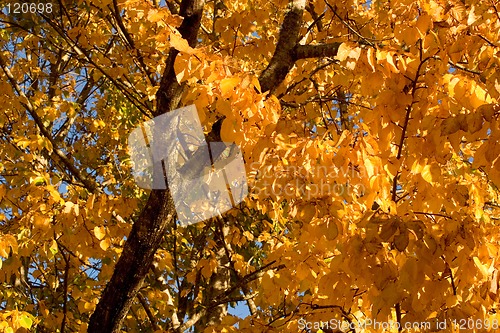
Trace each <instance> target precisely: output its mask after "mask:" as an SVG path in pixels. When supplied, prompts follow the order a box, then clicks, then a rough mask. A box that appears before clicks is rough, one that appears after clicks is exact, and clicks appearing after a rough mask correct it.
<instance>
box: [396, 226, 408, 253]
mask: <svg viewBox="0 0 500 333" xmlns="http://www.w3.org/2000/svg"><path fill="white" fill-rule="evenodd" d="M409 241H410V238H409V233H408V231H407V230H405V231H403V232H402V233H400V234H399V235H396V236H394V245H395V246H396V249H398V251H399V252H403V251H404V250H405V249H406V247H407V246H408V243H409Z"/></svg>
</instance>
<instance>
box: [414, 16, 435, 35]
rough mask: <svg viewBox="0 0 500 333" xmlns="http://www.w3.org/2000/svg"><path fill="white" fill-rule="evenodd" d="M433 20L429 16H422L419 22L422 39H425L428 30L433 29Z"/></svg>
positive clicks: (418, 28) (418, 26) (418, 27)
mask: <svg viewBox="0 0 500 333" xmlns="http://www.w3.org/2000/svg"><path fill="white" fill-rule="evenodd" d="M431 25H432V18H431V17H430V16H429V15H426V14H424V15H420V16H419V17H418V20H417V24H416V26H417V30H418V32H419V33H420V37H421V38H422V37H424V36H425V35H426V34H427V30H429V28H431Z"/></svg>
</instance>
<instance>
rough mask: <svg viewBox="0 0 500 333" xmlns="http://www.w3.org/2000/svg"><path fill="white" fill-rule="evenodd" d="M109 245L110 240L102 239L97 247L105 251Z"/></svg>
mask: <svg viewBox="0 0 500 333" xmlns="http://www.w3.org/2000/svg"><path fill="white" fill-rule="evenodd" d="M110 245H111V240H110V239H109V237H108V238H105V239H103V240H102V241H100V242H99V246H100V247H101V249H103V250H104V251H106V250H107V249H108V248H109V246H110Z"/></svg>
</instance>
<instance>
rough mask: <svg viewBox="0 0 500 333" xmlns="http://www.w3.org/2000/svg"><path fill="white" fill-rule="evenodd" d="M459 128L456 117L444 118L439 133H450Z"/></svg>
mask: <svg viewBox="0 0 500 333" xmlns="http://www.w3.org/2000/svg"><path fill="white" fill-rule="evenodd" d="M458 130H460V122H459V121H458V119H457V118H456V117H450V118H446V119H445V120H444V121H443V122H442V123H441V134H442V135H450V134H453V133H455V132H457V131H458Z"/></svg>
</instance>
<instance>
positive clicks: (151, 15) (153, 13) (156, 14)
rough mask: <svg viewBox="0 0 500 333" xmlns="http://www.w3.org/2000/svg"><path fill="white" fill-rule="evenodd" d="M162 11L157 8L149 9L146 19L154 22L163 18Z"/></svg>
mask: <svg viewBox="0 0 500 333" xmlns="http://www.w3.org/2000/svg"><path fill="white" fill-rule="evenodd" d="M163 16H164V15H163V13H161V12H160V11H159V10H158V9H150V10H149V12H148V21H150V22H153V23H156V22H158V21H160V20H161V19H163Z"/></svg>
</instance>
